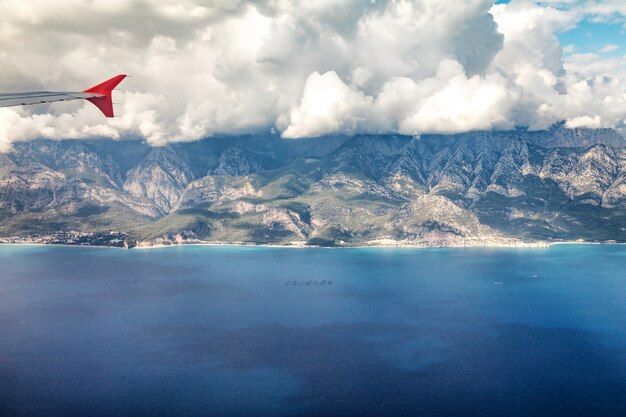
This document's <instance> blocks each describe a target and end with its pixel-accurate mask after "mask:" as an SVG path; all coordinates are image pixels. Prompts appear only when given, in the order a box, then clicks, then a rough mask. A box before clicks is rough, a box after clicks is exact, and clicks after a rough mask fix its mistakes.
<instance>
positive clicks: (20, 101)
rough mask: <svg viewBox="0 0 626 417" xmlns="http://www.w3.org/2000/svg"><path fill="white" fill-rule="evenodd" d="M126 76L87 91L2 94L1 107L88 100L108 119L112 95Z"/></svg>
mask: <svg viewBox="0 0 626 417" xmlns="http://www.w3.org/2000/svg"><path fill="white" fill-rule="evenodd" d="M124 78H126V75H124V74H120V75H116V76H115V77H113V78H111V79H109V80H106V81H105V82H103V83H100V84H98V85H94V86H93V87H91V88H88V89H87V90H85V91H32V92H27V93H3V94H0V107H12V106H25V105H31V104H43V103H53V102H56V101H69V100H87V101H90V102H91V103H93V104H94V105H95V106H96V107H97V108H98V109H100V111H101V112H102V113H103V114H104V115H105V116H106V117H113V102H112V100H111V93H112V91H113V89H115V87H117V85H118V84H119V83H121V82H122V80H123V79H124Z"/></svg>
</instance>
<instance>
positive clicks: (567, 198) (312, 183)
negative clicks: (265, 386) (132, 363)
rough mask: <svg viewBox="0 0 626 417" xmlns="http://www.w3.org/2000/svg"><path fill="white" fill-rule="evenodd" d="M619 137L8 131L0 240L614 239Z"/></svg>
mask: <svg viewBox="0 0 626 417" xmlns="http://www.w3.org/2000/svg"><path fill="white" fill-rule="evenodd" d="M625 145H626V141H625V140H624V138H622V137H621V136H620V135H619V134H617V133H616V132H615V131H613V130H610V129H599V130H592V129H566V128H565V127H563V126H556V127H554V128H553V129H551V130H549V131H543V132H529V131H525V130H515V131H507V132H472V133H466V134H458V135H423V136H421V137H409V136H399V135H379V136H378V135H361V136H354V137H346V136H329V137H324V138H316V139H306V140H282V139H280V138H278V137H276V136H273V135H246V136H231V137H221V138H209V139H206V140H203V141H199V142H193V143H182V144H173V145H169V146H167V147H162V148H150V147H148V146H146V145H144V144H142V143H140V142H138V141H117V142H116V141H111V140H91V141H74V140H67V141H57V142H55V141H49V140H38V141H33V142H25V143H17V144H15V146H14V149H13V150H12V151H11V152H9V153H6V154H0V239H1V240H2V241H18V240H19V241H20V242H23V241H28V239H39V240H40V241H41V240H42V239H43V241H44V242H47V241H51V242H52V243H58V242H59V241H61V242H62V241H63V238H62V236H66V235H68V234H72V233H73V236H81V239H76V238H74V240H73V241H79V242H81V243H85V242H86V244H91V243H92V242H96V243H93V244H108V243H106V242H107V241H108V240H107V239H108V238H107V236H115V238H114V240H115V244H116V245H120V244H121V243H120V242H124V241H125V244H126V245H130V246H133V245H135V244H143V245H149V244H156V243H164V244H167V243H172V242H176V243H179V242H187V243H190V242H220V243H229V242H230V243H234V242H236V243H256V244H297V245H304V244H314V245H329V246H336V245H340V246H357V245H368V244H406V245H419V246H447V245H481V244H533V243H537V242H558V241H570V240H578V239H581V240H585V241H603V242H604V241H618V242H624V241H626V148H625ZM59 236H61V237H60V238H59ZM84 236H96V237H97V238H93V239H89V238H83V237H84ZM120 236H125V239H120ZM53 237H54V238H53ZM98 242H100V243H98ZM102 242H104V243H102Z"/></svg>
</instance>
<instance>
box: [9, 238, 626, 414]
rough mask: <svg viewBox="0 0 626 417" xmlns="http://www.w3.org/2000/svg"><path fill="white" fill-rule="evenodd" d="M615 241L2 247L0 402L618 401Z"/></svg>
mask: <svg viewBox="0 0 626 417" xmlns="http://www.w3.org/2000/svg"><path fill="white" fill-rule="evenodd" d="M625 267H626V246H617V245H615V246H612V245H608V246H600V245H589V246H587V245H573V246H556V247H552V248H549V249H426V250H419V249H302V250H300V249H282V248H251V247H184V248H180V247H176V248H164V249H151V250H130V251H128V250H118V249H99V248H78V247H76V248H72V247H32V246H0V415H2V416H16V417H17V416H161V415H163V416H195V415H198V416H204V415H206V416H252V415H254V416H257V415H258V416H287V415H298V416H300V415H302V416H321V415H324V416H379V415H393V416H404V415H406V416H418V415H419V416H431V415H432V416H557V415H563V416H591V415H598V416H623V415H625V413H626V273H625V272H626V268H625Z"/></svg>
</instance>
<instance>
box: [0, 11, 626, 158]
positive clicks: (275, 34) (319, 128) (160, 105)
mask: <svg viewBox="0 0 626 417" xmlns="http://www.w3.org/2000/svg"><path fill="white" fill-rule="evenodd" d="M601 6H602V7H601ZM604 6H607V5H603V4H601V3H600V2H592V3H585V6H584V7H583V6H582V5H581V3H580V2H574V3H572V2H545V1H544V2H542V4H537V3H534V2H531V1H528V0H513V1H511V2H510V3H508V4H499V5H495V6H494V5H493V2H492V1H490V0H466V1H462V2H459V1H456V0H378V1H371V2H368V1H366V2H364V1H362V0H303V1H300V2H293V1H288V0H249V1H244V0H215V1H212V2H206V1H201V0H176V1H175V0H158V1H157V0H106V1H105V0H92V1H87V0H31V1H29V2H18V3H16V2H14V1H10V0H0V13H1V14H2V16H3V22H2V24H0V57H2V60H0V91H20V90H21V91H28V90H38V89H42V88H46V89H67V90H75V89H77V88H81V87H83V88H84V87H86V86H89V85H92V84H94V83H95V82H98V81H100V80H101V79H105V78H107V77H110V76H112V75H114V74H117V73H128V74H131V75H133V78H130V79H127V80H125V81H124V83H123V84H122V85H121V86H120V91H119V92H117V93H116V95H115V98H114V101H115V102H117V103H118V104H117V105H116V111H117V114H118V115H119V118H116V119H113V120H105V119H103V118H102V117H101V115H100V114H99V113H98V111H97V110H96V109H95V108H93V107H91V105H90V104H89V103H86V104H85V103H62V104H54V105H51V106H42V107H34V108H24V109H21V108H12V109H3V110H1V111H0V150H1V149H4V150H6V149H8V148H10V144H11V143H13V142H15V141H22V140H29V139H33V138H36V137H47V138H55V139H65V138H80V137H99V136H105V137H113V138H123V137H127V136H133V137H135V136H139V137H142V138H143V139H144V140H145V141H147V142H148V143H150V144H153V145H164V144H167V143H170V142H175V141H190V140H197V139H199V138H203V137H206V136H210V135H216V134H221V133H242V132H257V131H269V130H270V129H273V128H275V129H277V130H278V132H279V133H280V134H281V135H282V136H283V137H285V138H301V137H311V136H319V135H324V134H330V133H347V134H354V133H359V132H371V133H387V132H400V133H410V134H412V133H423V132H460V131H467V130H476V129H506V128H511V127H514V126H516V125H526V126H529V127H530V128H532V129H541V128H545V127H548V126H550V125H551V124H552V123H555V122H557V121H559V120H567V121H568V123H569V124H570V125H574V124H576V123H581V122H582V121H585V122H589V121H590V120H593V121H594V123H595V124H597V125H602V126H611V125H622V124H623V123H622V119H623V117H622V116H621V115H622V114H626V105H625V104H624V98H623V97H626V94H625V93H626V77H624V76H623V75H622V74H621V72H620V71H619V69H620V66H622V65H623V64H624V62H623V59H622V58H619V57H611V58H606V57H605V58H602V57H601V56H598V55H593V56H590V55H587V56H585V55H581V54H575V53H573V52H574V50H573V48H569V49H568V52H570V54H568V55H567V56H566V57H565V58H564V57H563V56H562V52H563V48H562V46H561V45H560V43H559V40H558V38H557V36H556V34H557V33H558V32H559V31H563V30H567V29H568V28H571V27H573V26H575V25H576V23H577V22H579V21H580V20H581V19H583V18H585V17H589V18H593V19H605V20H608V19H612V20H615V19H616V16H621V15H620V13H623V12H624V11H623V10H621V9H620V7H619V5H616V4H612V5H611V7H608V6H607V7H604ZM609 46H610V45H609ZM596 118H597V119H596ZM596 120H598V122H597V123H596V122H595V121H596Z"/></svg>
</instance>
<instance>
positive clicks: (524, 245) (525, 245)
mask: <svg viewBox="0 0 626 417" xmlns="http://www.w3.org/2000/svg"><path fill="white" fill-rule="evenodd" d="M558 245H626V243H625V242H613V241H607V242H588V241H562V242H546V241H537V242H510V243H476V244H474V243H470V244H450V245H425V244H422V245H420V244H409V243H405V242H395V243H391V242H389V243H387V242H386V243H384V244H380V243H373V244H364V245H354V246H351V245H350V246H348V245H336V246H315V245H306V244H303V243H296V244H291V245H287V244H265V243H264V244H256V243H251V242H190V243H173V244H163V243H155V244H138V245H137V246H134V247H132V248H126V247H120V246H112V245H86V244H69V243H36V242H33V243H28V242H0V247H2V246H61V247H72V248H76V247H82V248H100V249H121V250H129V249H137V250H149V249H164V248H181V247H185V246H231V247H260V248H281V249H367V248H372V249H446V248H450V249H463V248H484V249H489V248H493V249H497V248H510V249H515V248H518V249H549V248H551V247H552V246H558Z"/></svg>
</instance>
